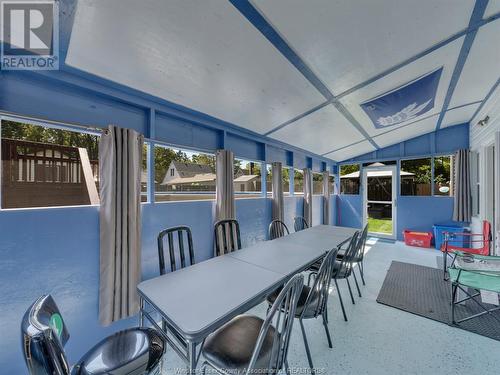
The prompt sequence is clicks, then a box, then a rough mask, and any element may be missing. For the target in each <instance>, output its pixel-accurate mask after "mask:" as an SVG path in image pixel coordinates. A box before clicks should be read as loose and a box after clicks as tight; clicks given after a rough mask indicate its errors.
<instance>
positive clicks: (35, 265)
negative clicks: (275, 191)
mask: <svg viewBox="0 0 500 375" xmlns="http://www.w3.org/2000/svg"><path fill="white" fill-rule="evenodd" d="M320 198H321V197H314V201H315V202H316V203H315V204H314V205H313V209H314V210H313V216H314V220H313V222H315V223H319V222H320V220H321V218H322V211H321V210H319V208H320V207H321V205H319V204H317V202H318V201H320ZM142 207H143V211H142V223H143V234H142V270H143V278H144V279H146V278H150V277H153V276H156V275H157V274H158V272H159V271H158V263H157V246H156V236H157V234H158V232H159V231H160V230H161V229H164V228H166V227H170V226H175V225H182V224H184V225H188V226H189V227H191V228H192V231H193V243H194V247H195V258H196V261H198V262H199V261H203V260H205V259H208V258H210V257H211V256H212V254H213V232H212V230H213V229H212V228H213V227H212V224H213V222H214V208H213V201H190V202H168V203H157V204H143V206H142ZM302 207H303V199H302V197H301V196H293V197H287V198H285V216H286V218H287V219H286V221H287V224H290V225H291V227H290V229H291V230H293V217H295V216H296V215H302ZM332 215H333V212H332ZM236 216H237V219H238V220H239V221H240V224H241V234H242V242H243V246H249V245H251V244H253V243H255V242H257V241H262V240H265V239H266V238H267V226H268V225H269V222H270V221H271V201H270V199H264V198H256V199H238V200H237V201H236ZM0 231H1V235H0V259H2V261H1V262H0V285H2V293H0V316H1V317H2V319H0V332H2V337H1V343H2V345H1V347H2V351H0V368H1V369H2V371H1V373H2V374H25V373H27V370H26V368H25V364H24V360H23V358H22V355H21V343H20V337H19V327H20V322H21V318H22V316H23V314H24V311H25V310H26V309H27V308H28V306H29V305H30V303H31V302H33V301H34V300H35V299H36V298H37V297H38V296H40V295H41V294H46V293H51V294H53V295H54V297H55V299H56V301H57V303H58V305H59V307H60V309H61V310H62V312H63V316H64V318H65V320H66V324H67V326H68V328H69V330H70V334H71V339H70V340H69V342H68V344H67V347H66V349H67V353H68V357H69V359H70V362H71V363H74V362H75V361H77V360H78V359H79V358H80V356H82V355H83V354H84V353H85V351H86V350H88V349H90V347H91V346H92V345H94V344H95V343H97V342H98V341H99V340H100V339H101V338H103V337H105V336H106V335H108V334H110V333H112V332H115V331H117V330H119V329H123V328H125V327H128V326H132V325H136V324H137V319H136V318H131V319H127V320H124V321H120V322H117V323H115V324H113V325H111V326H110V327H106V328H104V327H101V326H100V325H99V322H98V286H99V208H98V207H95V206H85V207H64V208H49V209H20V210H0Z"/></svg>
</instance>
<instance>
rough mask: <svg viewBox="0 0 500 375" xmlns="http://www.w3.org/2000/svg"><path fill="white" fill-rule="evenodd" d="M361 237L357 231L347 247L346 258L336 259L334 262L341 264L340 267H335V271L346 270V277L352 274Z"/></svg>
mask: <svg viewBox="0 0 500 375" xmlns="http://www.w3.org/2000/svg"><path fill="white" fill-rule="evenodd" d="M359 237H360V233H359V231H356V232H355V233H354V234H353V236H352V237H351V240H350V241H349V245H348V246H347V249H346V251H345V253H344V256H343V257H342V258H341V259H340V260H337V259H335V261H334V262H337V263H339V265H338V267H334V270H336V272H339V271H343V270H345V276H346V277H347V276H349V275H350V274H351V270H352V260H353V258H354V257H355V256H356V252H357V251H358V242H359ZM333 276H334V277H335V276H337V274H335V273H334V275H333ZM342 276H344V275H342Z"/></svg>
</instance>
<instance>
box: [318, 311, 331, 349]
mask: <svg viewBox="0 0 500 375" xmlns="http://www.w3.org/2000/svg"><path fill="white" fill-rule="evenodd" d="M325 311H326V310H325ZM321 316H322V317H323V326H324V327H325V332H326V338H327V339H328V346H329V347H330V349H331V348H333V345H332V338H331V336H330V330H329V329H328V321H327V318H326V316H325V312H323V314H321Z"/></svg>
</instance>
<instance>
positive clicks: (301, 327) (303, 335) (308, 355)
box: [299, 319, 314, 374]
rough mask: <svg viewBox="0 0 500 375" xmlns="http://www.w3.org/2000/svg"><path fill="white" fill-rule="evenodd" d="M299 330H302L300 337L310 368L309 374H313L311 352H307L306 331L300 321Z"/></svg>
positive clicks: (300, 320)
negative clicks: (302, 339) (302, 340)
mask: <svg viewBox="0 0 500 375" xmlns="http://www.w3.org/2000/svg"><path fill="white" fill-rule="evenodd" d="M299 323H300V329H301V330H302V337H303V338H304V346H305V347H306V354H307V361H308V362H309V367H310V368H311V373H312V374H314V365H313V362H312V357H311V351H310V350H309V344H308V342H307V336H306V330H305V328H304V323H303V322H302V319H299Z"/></svg>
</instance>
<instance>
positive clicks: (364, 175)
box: [361, 165, 398, 240]
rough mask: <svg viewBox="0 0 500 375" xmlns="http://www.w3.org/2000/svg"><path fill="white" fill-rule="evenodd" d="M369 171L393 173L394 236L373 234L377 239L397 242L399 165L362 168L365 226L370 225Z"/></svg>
mask: <svg viewBox="0 0 500 375" xmlns="http://www.w3.org/2000/svg"><path fill="white" fill-rule="evenodd" d="M369 171H392V202H390V203H391V204H392V234H385V233H371V232H370V234H372V235H373V236H375V237H382V238H388V239H393V240H395V239H396V237H397V233H398V231H397V193H398V189H397V184H398V181H397V165H384V166H380V167H378V166H377V167H363V168H362V174H361V176H362V179H361V186H362V190H363V226H365V225H367V224H368V172H369ZM371 202H373V203H384V204H388V203H389V202H375V201H371Z"/></svg>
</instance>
